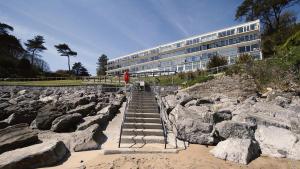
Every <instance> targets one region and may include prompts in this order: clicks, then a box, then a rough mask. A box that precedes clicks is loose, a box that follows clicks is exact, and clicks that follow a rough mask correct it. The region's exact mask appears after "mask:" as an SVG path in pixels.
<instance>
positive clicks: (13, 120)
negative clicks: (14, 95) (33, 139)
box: [6, 111, 37, 125]
mask: <svg viewBox="0 0 300 169" xmlns="http://www.w3.org/2000/svg"><path fill="white" fill-rule="evenodd" d="M36 115H37V113H36V111H30V112H28V111H25V112H15V113H13V114H11V115H10V116H9V117H8V118H7V119H6V122H7V123H8V124H9V125H14V124H20V123H27V124H30V123H31V122H32V121H33V120H34V119H35V118H36Z"/></svg>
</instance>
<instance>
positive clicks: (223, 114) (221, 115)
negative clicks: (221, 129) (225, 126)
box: [213, 110, 232, 123]
mask: <svg viewBox="0 0 300 169" xmlns="http://www.w3.org/2000/svg"><path fill="white" fill-rule="evenodd" d="M231 119H232V114H231V111H229V110H221V111H217V112H215V113H214V114H213V121H214V123H219V122H222V121H224V120H231Z"/></svg>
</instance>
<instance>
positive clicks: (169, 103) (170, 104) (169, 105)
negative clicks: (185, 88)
mask: <svg viewBox="0 0 300 169" xmlns="http://www.w3.org/2000/svg"><path fill="white" fill-rule="evenodd" d="M162 101H163V103H164V105H165V107H166V109H167V112H168V113H169V112H170V111H171V110H172V109H174V107H175V106H176V105H177V104H178V101H177V99H176V95H167V96H166V97H163V98H162Z"/></svg>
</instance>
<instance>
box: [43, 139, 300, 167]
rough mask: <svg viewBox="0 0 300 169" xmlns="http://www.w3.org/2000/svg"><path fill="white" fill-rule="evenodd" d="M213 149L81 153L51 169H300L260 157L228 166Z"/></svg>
mask: <svg viewBox="0 0 300 169" xmlns="http://www.w3.org/2000/svg"><path fill="white" fill-rule="evenodd" d="M212 148H213V147H206V146H202V145H190V146H189V147H188V148H187V150H182V151H180V152H179V153H177V154H134V155H132V154H131V155H124V154H115V155H103V154H102V153H101V150H96V151H87V152H77V153H72V155H71V156H70V157H69V159H68V160H67V161H66V162H64V163H63V164H61V165H59V166H56V167H51V169H74V168H87V169H119V168H120V169H143V168H145V169H160V168H161V169H164V168H166V169H173V168H174V169H184V168H188V169H211V168H213V169H217V168H220V169H227V168H228V169H229V168H230V169H231V168H232V169H243V168H247V169H251V168H259V169H300V161H295V160H289V159H280V158H270V157H259V158H257V159H255V160H254V161H252V162H251V163H250V164H248V165H242V164H237V163H233V162H228V161H224V160H221V159H218V158H215V157H213V156H212V155H211V154H210V153H209V150H210V149H212ZM49 169H50V168H49Z"/></svg>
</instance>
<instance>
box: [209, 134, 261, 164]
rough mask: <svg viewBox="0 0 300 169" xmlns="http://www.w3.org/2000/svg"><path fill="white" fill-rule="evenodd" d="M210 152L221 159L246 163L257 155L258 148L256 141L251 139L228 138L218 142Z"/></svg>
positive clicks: (258, 153)
mask: <svg viewBox="0 0 300 169" xmlns="http://www.w3.org/2000/svg"><path fill="white" fill-rule="evenodd" d="M210 153H212V154H213V155H214V156H215V157H217V158H220V159H223V160H228V161H233V162H236V163H241V164H248V163H249V162H250V161H252V160H254V159H255V158H257V157H259V155H260V149H259V145H258V144H257V142H255V141H253V140H251V139H239V138H229V139H227V140H225V141H221V142H219V143H218V145H217V146H216V147H214V148H213V149H212V150H210Z"/></svg>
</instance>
